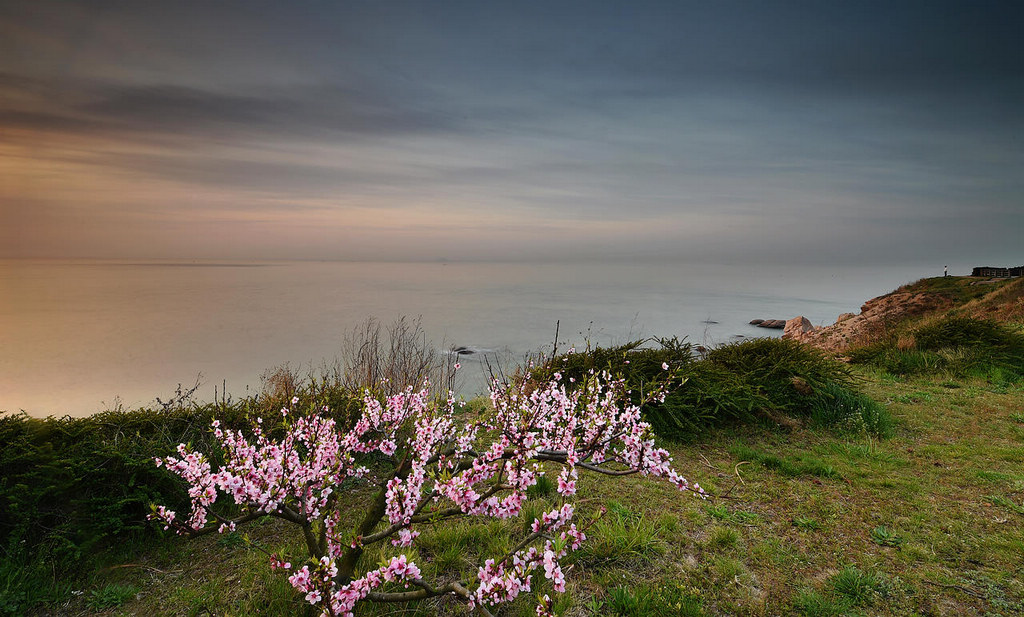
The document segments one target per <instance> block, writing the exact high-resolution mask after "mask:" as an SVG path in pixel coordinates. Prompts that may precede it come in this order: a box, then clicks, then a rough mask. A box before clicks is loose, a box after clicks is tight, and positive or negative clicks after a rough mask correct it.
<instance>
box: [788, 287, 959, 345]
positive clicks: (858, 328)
mask: <svg viewBox="0 0 1024 617" xmlns="http://www.w3.org/2000/svg"><path fill="white" fill-rule="evenodd" d="M950 304H951V302H950V301H949V300H948V299H947V298H944V297H942V296H939V295H937V294H929V293H914V292H901V291H897V292H893V293H891V294H887V295H884V296H880V297H878V298H874V299H873V300H869V301H867V302H865V303H864V305H863V306H861V307H860V314H858V315H853V314H851V313H843V314H842V315H840V316H839V319H837V320H836V323H835V324H833V325H831V326H825V327H823V328H815V327H813V326H812V325H811V324H810V322H809V321H807V320H806V319H805V318H803V317H796V318H794V319H790V320H789V322H787V324H786V329H785V331H784V332H783V335H782V337H783V338H790V339H794V340H797V341H800V342H803V343H808V344H810V345H814V346H815V347H819V348H821V349H824V350H826V351H842V350H844V349H846V348H847V347H850V346H852V345H855V344H859V343H865V342H868V341H870V340H872V339H873V338H874V337H876V336H878V335H879V334H880V333H881V332H883V331H885V329H886V327H887V326H889V325H891V324H894V323H896V322H898V321H901V320H903V319H905V318H907V317H913V316H916V315H923V314H924V313H928V312H930V311H934V310H937V309H941V308H945V307H947V306H949V305H950ZM804 322H806V323H804ZM791 324H792V325H791ZM807 326H810V328H808V327H807Z"/></svg>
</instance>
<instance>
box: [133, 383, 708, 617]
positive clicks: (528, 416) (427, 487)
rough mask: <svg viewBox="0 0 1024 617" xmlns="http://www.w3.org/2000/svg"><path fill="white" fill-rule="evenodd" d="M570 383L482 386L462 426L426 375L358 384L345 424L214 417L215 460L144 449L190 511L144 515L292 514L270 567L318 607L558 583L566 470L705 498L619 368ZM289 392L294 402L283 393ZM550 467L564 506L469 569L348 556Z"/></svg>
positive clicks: (487, 500) (468, 510)
mask: <svg viewBox="0 0 1024 617" xmlns="http://www.w3.org/2000/svg"><path fill="white" fill-rule="evenodd" d="M663 368H666V369H667V368H668V367H667V366H663ZM573 386H574V387H572V388H567V387H566V385H565V384H564V383H563V381H562V379H561V376H560V375H559V374H557V373H556V374H555V376H554V379H552V380H551V381H550V382H549V383H547V384H544V385H542V386H539V387H538V386H537V385H536V384H530V383H529V382H528V381H527V380H525V379H524V380H520V382H518V383H517V384H516V385H514V386H511V387H506V388H499V387H497V386H496V385H495V386H492V388H491V401H492V403H493V412H491V413H489V414H488V415H487V416H486V417H482V418H479V419H474V420H472V421H470V422H468V423H467V422H463V421H460V420H459V417H458V414H457V409H458V405H457V404H456V402H455V401H454V399H453V397H452V395H451V393H449V396H448V398H447V400H445V401H442V402H436V401H434V400H432V399H431V396H430V393H429V389H428V387H426V386H425V387H424V388H423V389H421V390H419V391H415V390H414V389H413V388H411V387H410V388H407V389H406V390H404V391H402V392H400V393H399V394H396V395H394V396H391V397H389V398H386V399H385V400H383V401H381V400H378V399H376V398H374V397H373V396H372V395H371V394H370V393H369V392H367V393H366V395H365V396H364V399H363V410H362V416H361V417H360V418H359V420H358V421H357V422H356V423H355V425H354V426H353V427H352V429H351V430H348V431H342V430H340V429H339V427H338V426H337V425H336V424H335V422H334V420H332V419H330V418H328V417H326V416H325V415H320V414H311V415H307V416H300V417H296V418H295V419H294V420H292V419H291V416H290V415H289V414H290V412H289V410H288V409H282V410H281V413H282V414H283V415H284V416H285V418H284V421H285V429H286V430H285V434H284V436H283V438H281V439H280V440H275V439H271V438H270V437H268V436H267V435H266V434H265V433H264V432H263V430H262V429H261V426H260V424H256V425H255V426H254V427H253V431H252V432H253V435H252V437H251V438H246V437H245V436H244V435H243V434H242V433H241V432H240V431H232V430H224V429H222V428H220V426H219V423H218V422H216V421H215V422H214V423H213V428H214V436H215V437H216V438H217V440H218V442H219V443H220V445H221V447H222V448H223V450H224V459H225V461H226V462H225V464H224V465H223V466H220V467H219V469H217V470H214V469H213V468H212V467H211V465H210V462H209V459H208V458H207V457H206V456H205V455H204V454H202V453H199V452H194V451H191V450H190V449H189V448H188V447H186V446H185V445H184V444H182V445H179V446H178V456H172V457H167V458H165V459H157V461H156V463H157V465H158V466H159V465H166V467H167V468H168V469H169V470H171V471H172V472H174V473H176V474H178V475H179V476H181V477H182V478H183V479H184V480H185V481H186V482H187V484H188V487H189V496H190V497H191V500H192V509H191V513H190V514H189V516H188V517H187V518H184V517H178V515H177V514H176V513H175V512H174V511H172V510H168V509H167V508H165V507H163V506H160V507H157V508H155V510H154V514H153V515H152V518H154V519H157V520H160V521H162V522H163V523H164V525H165V528H169V527H174V528H175V529H176V530H177V531H178V532H179V533H186V534H202V533H207V532H210V531H213V530H219V531H221V532H223V531H225V530H234V529H235V528H236V526H237V525H240V524H242V523H245V522H249V521H252V520H255V519H258V518H261V517H266V516H272V517H277V518H280V519H284V520H286V521H288V522H290V523H294V524H295V525H296V526H298V527H299V529H301V531H302V535H303V538H304V540H305V544H306V549H307V551H308V553H309V560H308V562H307V563H305V564H303V565H301V566H293V565H292V564H291V563H290V562H287V561H284V560H283V559H281V558H279V557H278V556H277V555H272V556H271V567H272V568H276V569H281V570H284V571H285V572H286V573H287V574H289V578H288V580H289V581H290V582H291V584H292V586H294V587H295V589H297V590H298V591H299V592H300V593H302V594H304V595H305V599H306V600H307V601H308V602H309V603H310V604H312V605H314V606H316V607H317V608H318V609H319V610H320V611H321V614H322V615H326V616H332V617H334V616H340V615H351V614H352V609H353V607H354V606H355V605H356V604H357V603H358V602H360V601H364V600H366V601H371V602H405V601H412V600H419V599H425V598H430V597H434V596H440V595H454V596H457V597H461V598H462V599H463V600H464V601H465V602H467V604H468V605H469V607H470V608H471V609H476V610H477V611H479V612H480V613H481V614H484V615H490V614H491V613H490V609H491V608H493V607H494V606H495V605H498V604H500V603H503V602H508V601H511V600H513V599H514V598H516V597H517V596H518V595H519V594H520V593H523V592H530V591H531V586H532V584H533V582H532V581H533V576H534V574H535V573H540V572H543V576H544V577H545V578H546V579H548V580H550V581H551V582H552V586H553V588H554V589H555V590H556V591H558V592H563V591H564V590H565V576H564V572H563V568H562V563H561V560H562V558H563V557H565V555H566V554H567V553H568V552H569V551H574V550H576V549H577V548H579V546H580V543H582V542H583V541H584V540H585V539H586V535H585V533H584V532H585V527H586V526H585V525H584V526H581V527H577V525H576V523H575V522H573V517H574V515H575V508H574V506H573V503H572V500H573V496H574V495H575V494H576V480H577V473H578V471H579V470H580V469H583V470H586V471H591V472H596V473H600V474H606V475H612V476H624V475H629V474H634V473H640V474H645V475H653V476H657V477H662V478H665V479H667V480H668V481H670V482H672V483H673V484H675V485H676V486H678V487H679V488H680V489H681V490H692V491H694V492H695V493H696V494H699V495H703V491H702V490H701V488H700V486H699V485H697V484H693V485H692V486H691V485H690V484H689V483H688V482H687V480H686V479H685V478H683V477H682V476H680V475H679V474H677V473H676V471H675V470H673V469H672V467H671V464H670V463H671V458H670V457H669V455H668V452H666V451H665V450H663V449H660V448H656V447H655V445H654V440H653V437H652V434H651V430H650V426H649V425H648V424H647V423H645V422H643V421H642V420H641V418H640V407H639V405H636V404H632V403H630V399H629V394H630V393H629V392H628V391H627V390H626V387H625V384H624V383H623V381H621V380H615V379H612V378H611V377H610V376H609V375H608V374H607V373H602V374H594V373H592V374H591V375H590V376H589V377H588V378H587V379H585V380H582V383H579V384H573ZM652 398H661V399H663V398H664V390H658V391H656V392H655V393H654V394H653V395H652ZM297 402H298V400H297V399H292V405H293V406H294V405H295V404H296V403H297ZM325 411H326V409H325ZM296 415H297V414H296ZM258 422H259V421H258ZM370 455H373V460H374V461H379V460H381V459H385V460H387V461H388V463H387V464H386V465H383V466H382V465H380V464H377V463H376V462H375V463H374V464H373V465H372V466H373V467H374V471H371V469H370V468H368V466H367V465H368V464H369V463H368V461H369V460H370ZM552 467H554V468H559V467H560V472H559V473H558V481H557V491H558V493H559V495H560V502H561V504H562V505H561V506H560V507H556V508H554V509H552V510H551V511H549V512H545V513H543V514H542V515H541V516H540V517H539V518H536V519H535V520H534V521H533V523H532V526H531V528H530V529H531V532H530V533H527V534H526V536H525V537H524V538H523V539H522V541H521V542H519V544H518V545H517V546H515V547H514V548H513V549H512V550H511V551H509V552H508V553H507V554H506V555H504V556H500V557H497V558H494V559H487V560H486V561H485V562H484V564H483V565H482V566H480V568H479V570H478V572H477V576H476V578H475V579H473V580H456V581H449V582H440V581H430V580H425V579H424V578H423V576H422V572H421V570H420V568H419V566H418V565H417V564H416V563H414V562H413V561H412V560H410V559H409V558H408V557H407V555H406V554H400V555H398V556H396V557H392V558H390V560H388V561H387V562H386V563H383V564H381V565H379V567H376V566H373V567H369V568H366V567H364V566H363V564H361V563H360V558H361V557H362V556H363V555H364V551H365V550H366V549H367V548H368V547H370V546H372V545H374V544H378V543H383V542H390V543H391V544H392V545H394V546H396V547H410V546H413V545H414V544H415V543H416V539H417V537H418V536H419V534H420V531H419V529H421V528H423V527H424V526H426V525H431V524H436V523H438V522H440V521H444V520H446V519H450V518H453V517H464V516H480V517H496V518H502V519H504V518H510V517H515V516H517V515H519V514H520V512H521V509H522V506H523V502H524V500H525V497H526V490H527V488H528V487H530V486H532V485H534V484H536V483H537V478H538V477H539V476H540V475H544V473H545V471H546V469H551V468H552ZM351 478H363V479H364V480H365V481H369V482H373V483H374V484H376V485H377V486H378V487H379V490H378V492H377V495H376V497H375V498H374V499H373V501H372V502H370V503H368V504H366V508H365V513H364V516H363V518H362V521H361V522H360V523H358V525H356V527H355V529H347V530H346V529H342V528H341V524H340V523H341V521H340V516H339V509H338V501H337V500H338V498H339V494H340V491H341V490H342V489H341V485H342V483H343V482H344V481H346V480H349V479H351ZM222 495H226V496H227V497H230V498H231V499H232V500H233V501H234V503H235V504H237V505H238V506H240V509H239V511H240V514H237V515H234V516H233V517H228V516H226V515H224V514H222V513H218V512H217V510H216V509H215V507H214V506H215V505H216V503H217V500H218V498H219V497H220V496H222ZM550 608H551V604H550V600H549V598H548V596H544V598H543V599H542V600H541V603H540V605H539V606H538V607H537V614H538V615H545V614H549V611H550Z"/></svg>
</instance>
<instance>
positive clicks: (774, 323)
mask: <svg viewBox="0 0 1024 617" xmlns="http://www.w3.org/2000/svg"><path fill="white" fill-rule="evenodd" d="M750 324H751V325H754V326H757V327H758V328H774V329H777V330H781V329H783V328H785V327H786V320H785V319H754V320H752V321H751V322H750Z"/></svg>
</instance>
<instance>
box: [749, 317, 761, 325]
mask: <svg viewBox="0 0 1024 617" xmlns="http://www.w3.org/2000/svg"><path fill="white" fill-rule="evenodd" d="M763 323H764V320H763V319H751V320H750V325H752V326H760V325H761V324H763Z"/></svg>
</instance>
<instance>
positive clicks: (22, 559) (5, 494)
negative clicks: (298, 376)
mask: <svg viewBox="0 0 1024 617" xmlns="http://www.w3.org/2000/svg"><path fill="white" fill-rule="evenodd" d="M298 395H299V397H300V399H301V402H300V404H299V405H298V406H296V413H299V412H301V410H307V409H315V408H319V407H320V406H321V403H322V402H323V401H324V400H325V397H328V396H329V397H331V398H333V399H334V400H335V403H336V404H337V407H336V409H340V411H339V412H337V413H336V419H338V420H339V421H341V422H346V421H348V414H349V413H350V406H349V405H348V404H346V402H345V401H346V400H349V399H347V398H346V396H347V395H346V394H345V393H341V392H336V391H335V392H328V391H326V390H315V389H313V388H307V389H306V390H304V391H302V392H300V393H298ZM280 403H281V401H271V400H265V399H257V398H255V397H253V398H250V399H246V400H243V401H241V402H237V403H232V402H229V401H224V402H221V403H220V404H208V405H178V406H176V407H173V408H171V407H168V408H166V409H159V410H152V409H138V410H134V411H107V412H103V413H99V414H95V415H92V416H88V417H85V418H72V417H69V416H65V417H62V418H54V417H50V418H45V419H40V418H31V417H29V416H27V415H25V414H0V562H2V563H3V565H4V567H3V568H2V569H0V615H3V614H4V612H5V611H6V612H7V613H8V614H23V613H24V612H25V610H26V609H27V608H28V607H31V606H35V605H38V604H40V603H46V602H50V601H54V600H55V599H58V598H59V597H60V596H61V594H65V595H66V593H67V592H68V589H69V588H68V589H65V588H64V587H66V585H65V584H64V583H66V582H67V578H68V576H70V575H71V574H73V573H78V572H82V571H85V570H86V569H87V568H86V567H85V566H86V565H88V564H89V563H91V562H94V561H96V559H97V558H98V557H97V555H101V554H106V555H107V558H114V556H115V555H117V554H118V552H119V551H120V552H124V551H130V550H133V549H137V548H139V547H140V545H142V544H145V543H147V542H150V541H153V540H155V539H156V538H158V537H159V536H160V535H161V534H162V532H161V530H160V529H159V528H158V527H157V526H156V525H153V524H151V523H149V522H148V521H147V519H146V516H147V515H148V514H149V513H150V504H153V503H160V504H166V505H167V506H168V507H170V508H171V509H175V510H181V509H187V508H188V504H189V501H188V497H187V494H186V492H185V490H184V487H183V485H181V484H180V482H179V480H178V479H177V478H175V477H173V476H171V475H170V474H168V473H166V472H165V471H164V470H162V469H159V468H157V467H156V465H154V463H153V459H154V457H157V456H159V457H164V456H167V455H169V454H172V453H173V452H174V449H175V447H176V446H177V445H178V444H179V443H190V444H192V445H193V446H195V447H196V448H197V449H199V450H205V451H209V452H215V451H216V448H214V447H213V435H212V433H211V428H210V425H211V423H212V421H213V420H214V419H215V418H216V419H219V420H220V421H221V425H222V426H224V427H228V428H236V429H237V428H243V427H245V426H248V425H249V423H250V422H251V421H252V420H253V419H254V417H256V416H258V417H260V418H263V427H264V430H265V431H268V432H270V433H271V434H273V433H274V432H275V431H277V430H280V427H281V422H280V420H281V414H280V413H279V410H280V407H281V404H280ZM213 462H214V463H216V462H217V461H216V460H215V461H213ZM36 570H38V571H41V572H45V573H49V574H50V576H49V577H48V578H41V579H36V580H35V582H33V583H30V584H28V585H26V584H25V583H24V581H26V580H28V581H32V580H33V577H31V576H29V573H31V572H34V571H36ZM54 573H56V575H55V574H54ZM48 581H49V582H48ZM57 581H64V583H61V584H58V582H57Z"/></svg>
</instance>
